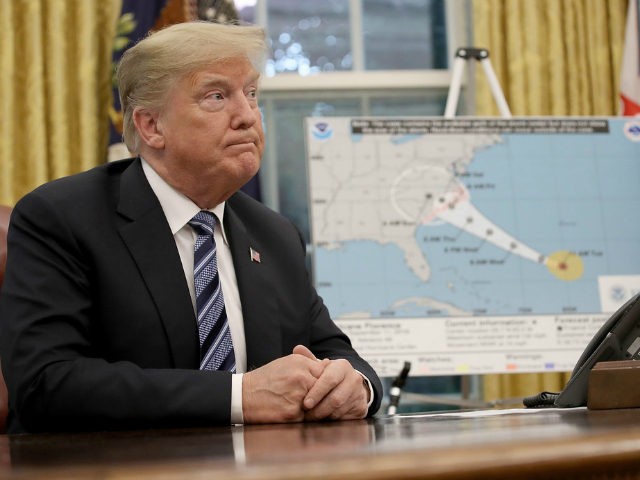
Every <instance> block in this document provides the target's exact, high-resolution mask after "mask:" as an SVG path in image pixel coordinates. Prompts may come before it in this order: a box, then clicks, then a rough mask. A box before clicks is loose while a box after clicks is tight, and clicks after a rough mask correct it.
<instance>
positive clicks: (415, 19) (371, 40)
mask: <svg viewBox="0 0 640 480" xmlns="http://www.w3.org/2000/svg"><path fill="white" fill-rule="evenodd" d="M362 23H363V30H364V51H365V52H364V55H365V65H366V67H365V69H366V70H406V69H433V68H447V35H446V23H445V5H444V1H443V0H395V1H390V0H363V1H362Z"/></svg>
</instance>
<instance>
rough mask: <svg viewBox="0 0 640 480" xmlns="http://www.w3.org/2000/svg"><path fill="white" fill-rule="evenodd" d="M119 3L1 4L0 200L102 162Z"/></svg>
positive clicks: (20, 0)
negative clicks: (112, 52) (0, 116)
mask: <svg viewBox="0 0 640 480" xmlns="http://www.w3.org/2000/svg"><path fill="white" fill-rule="evenodd" d="M120 9H121V1H120V0H101V1H100V2H92V1H86V0H0V28H2V41H1V42H0V66H1V67H2V72H3V75H2V76H1V78H2V80H0V98H1V101H0V109H1V113H2V118H0V172H1V175H0V178H1V180H0V203H3V204H8V205H13V204H14V203H15V202H16V201H17V200H18V199H19V198H20V197H22V196H23V195H24V194H25V193H27V192H29V191H30V190H32V189H33V188H35V187H36V186H38V185H40V184H42V183H44V182H46V181H49V180H51V179H54V178H58V177H60V176H63V175H68V174H71V173H75V172H78V171H81V170H86V169H87V168H90V167H92V166H95V165H98V164H100V163H103V162H104V161H105V160H106V152H107V142H108V107H109V104H110V102H111V87H110V85H111V84H110V78H111V51H112V42H113V37H114V33H115V26H116V20H117V17H118V15H119V13H120Z"/></svg>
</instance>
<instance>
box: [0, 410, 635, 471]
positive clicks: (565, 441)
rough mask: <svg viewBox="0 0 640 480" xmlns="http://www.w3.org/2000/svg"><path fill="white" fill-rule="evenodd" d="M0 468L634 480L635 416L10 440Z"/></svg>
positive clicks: (483, 415) (534, 414)
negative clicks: (624, 479)
mask: <svg viewBox="0 0 640 480" xmlns="http://www.w3.org/2000/svg"><path fill="white" fill-rule="evenodd" d="M0 461H1V462H2V465H1V466H0V477H1V478H10V479H14V478H15V479H22V478H30V479H31V478H45V477H46V478H65V479H76V478H96V479H97V478H109V479H125V478H127V479H128V478H167V479H171V478H205V477H206V478H218V477H220V478H225V479H249V478H251V479H290V478H291V479H292V478H305V479H316V478H318V479H319V478H322V479H324V480H331V479H338V478H340V479H345V478H348V479H365V478H366V479H372V478H373V479H399V478H402V479H405V478H406V479H409V478H416V479H417V478H422V479H428V478H443V476H444V477H446V478H452V479H453V478H460V479H462V478H519V479H522V478H534V477H537V478H545V479H547V478H563V479H566V478H594V479H595V478H605V477H603V476H602V475H605V476H607V477H608V476H613V475H614V474H615V475H618V477H616V478H640V409H633V410H608V411H589V410H586V409H548V410H515V411H491V412H460V413H459V414H453V415H451V414H449V415H434V414H425V415H408V416H397V417H393V418H390V417H381V418H377V419H371V420H361V421H349V422H326V423H309V424H290V425H247V426H232V427H213V428H200V429H174V430H145V431H131V432H98V433H73V434H72V433H69V434H46V435H41V434H38V435H8V436H0ZM598 475H600V477H598Z"/></svg>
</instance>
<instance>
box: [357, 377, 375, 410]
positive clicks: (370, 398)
mask: <svg viewBox="0 0 640 480" xmlns="http://www.w3.org/2000/svg"><path fill="white" fill-rule="evenodd" d="M356 372H358V373H359V374H360V375H361V376H362V379H363V380H364V383H365V384H366V385H367V387H368V388H369V402H368V403H367V408H369V407H370V406H371V404H372V403H373V396H374V394H373V387H372V386H371V382H370V381H369V379H368V378H367V376H366V375H365V374H364V373H362V372H359V371H358V370H356Z"/></svg>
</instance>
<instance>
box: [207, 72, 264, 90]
mask: <svg viewBox="0 0 640 480" xmlns="http://www.w3.org/2000/svg"><path fill="white" fill-rule="evenodd" d="M259 79H260V73H259V72H256V73H255V74H252V75H250V76H249V77H248V79H247V81H246V82H245V85H249V84H251V83H255V82H257V81H258V80H259ZM194 83H195V86H196V87H197V88H198V90H206V89H207V88H211V87H229V86H230V85H231V84H232V80H231V79H230V78H228V77H226V76H223V75H216V74H213V73H209V74H206V75H204V76H202V77H200V78H199V79H197V80H195V79H194Z"/></svg>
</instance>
